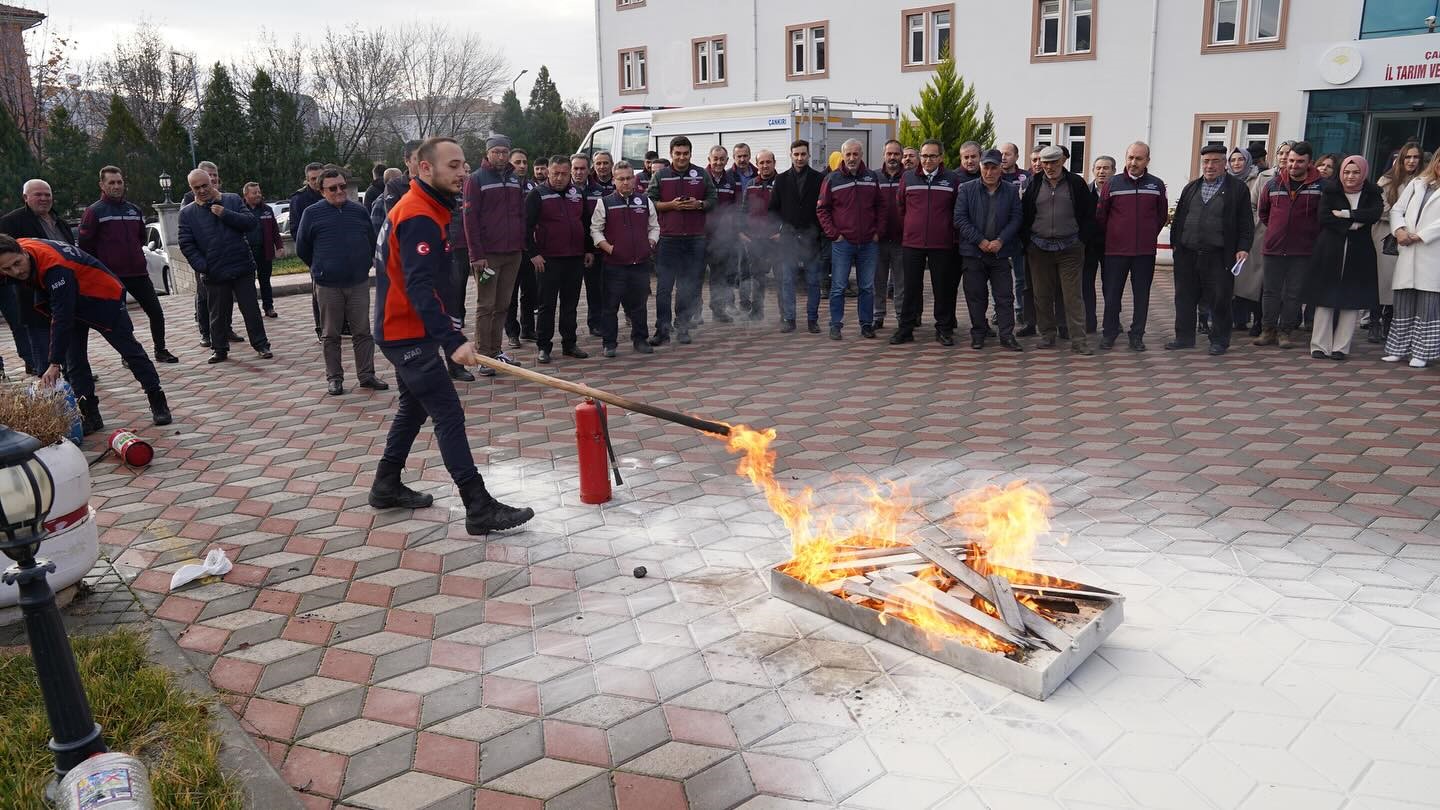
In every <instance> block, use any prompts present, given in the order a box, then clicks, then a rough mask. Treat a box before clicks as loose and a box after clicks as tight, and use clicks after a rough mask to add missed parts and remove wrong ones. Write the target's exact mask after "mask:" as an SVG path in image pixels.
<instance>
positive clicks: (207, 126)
mask: <svg viewBox="0 0 1440 810" xmlns="http://www.w3.org/2000/svg"><path fill="white" fill-rule="evenodd" d="M246 124H247V122H246V120H245V114H244V113H243V112H242V111H241V109H240V97H239V94H238V93H236V91H235V83H234V82H232V81H230V71H228V70H226V69H225V66H224V65H222V64H220V63H219V62H216V63H215V67H213V68H211V70H210V82H209V84H207V85H206V86H205V96H204V100H203V101H202V102H201V104H200V123H199V124H198V125H196V127H195V151H196V153H197V154H196V156H197V157H198V158H200V160H209V161H212V162H214V163H215V165H217V166H219V167H220V176H221V177H222V178H225V177H227V175H228V176H229V179H228V180H226V181H225V183H224V186H225V188H226V189H227V190H229V191H235V192H238V191H239V190H240V187H241V186H242V185H244V183H245V180H247V179H249V178H246V177H244V176H243V175H245V174H246V173H248V172H251V171H253V170H254V169H253V167H252V166H250V165H248V159H249V157H250V152H251V146H250V142H251V138H250V133H249V132H248V130H247V129H246Z"/></svg>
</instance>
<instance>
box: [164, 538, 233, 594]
mask: <svg viewBox="0 0 1440 810" xmlns="http://www.w3.org/2000/svg"><path fill="white" fill-rule="evenodd" d="M230 568H231V566H230V561H229V560H228V559H226V558H225V552H224V551H223V550H221V549H218V548H213V549H210V553H209V554H206V555H205V562H202V563H198V564H197V563H191V564H189V565H182V566H180V570H178V571H176V572H175V574H174V576H172V577H170V590H172V591H173V590H175V589H176V588H178V587H180V586H181V585H184V584H186V583H189V582H194V581H195V580H197V579H199V578H201V577H208V576H216V577H223V576H225V575H226V574H228V573H230Z"/></svg>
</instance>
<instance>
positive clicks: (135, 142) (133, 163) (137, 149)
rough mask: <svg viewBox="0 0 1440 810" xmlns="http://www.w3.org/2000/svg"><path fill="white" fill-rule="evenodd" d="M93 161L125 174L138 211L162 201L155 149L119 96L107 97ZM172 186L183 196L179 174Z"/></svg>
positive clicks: (182, 185)
mask: <svg viewBox="0 0 1440 810" xmlns="http://www.w3.org/2000/svg"><path fill="white" fill-rule="evenodd" d="M95 162H96V164H98V165H100V166H103V165H105V164H107V163H109V164H113V165H115V166H119V167H120V170H121V171H123V172H124V173H125V183H126V186H127V189H128V190H127V192H126V194H127V196H129V198H130V201H131V202H133V203H135V204H136V205H139V206H140V207H141V208H146V207H147V206H149V205H150V203H152V202H155V201H157V200H160V199H163V198H162V197H161V196H160V179H159V178H160V170H159V168H158V167H157V166H158V162H159V161H158V160H157V159H156V155H155V147H154V145H153V144H152V143H151V142H150V139H149V138H148V137H146V135H145V133H144V131H143V130H141V129H140V124H139V123H137V122H136V121H135V116H133V115H131V114H130V109H129V108H128V107H126V106H125V103H124V102H123V101H121V100H120V97H119V96H111V97H110V114H109V115H107V116H105V134H104V135H103V136H102V137H101V138H100V148H99V149H98V150H97V155H96V161H95ZM176 187H178V188H180V189H181V192H180V193H182V194H183V193H184V191H183V189H184V188H185V178H184V176H183V175H182V176H181V177H180V178H179V180H178V181H176Z"/></svg>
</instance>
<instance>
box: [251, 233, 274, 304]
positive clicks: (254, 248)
mask: <svg viewBox="0 0 1440 810" xmlns="http://www.w3.org/2000/svg"><path fill="white" fill-rule="evenodd" d="M250 255H252V256H254V257H255V280H256V281H258V282H260V306H261V307H262V308H264V310H265V311H266V312H269V311H270V310H272V309H274V308H275V290H274V288H272V287H271V286H270V273H271V272H272V271H273V270H274V269H275V268H274V265H275V262H274V261H273V260H271V259H267V258H265V246H264V245H251V246H250Z"/></svg>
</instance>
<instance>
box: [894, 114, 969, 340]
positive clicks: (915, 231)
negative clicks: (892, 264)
mask: <svg viewBox="0 0 1440 810" xmlns="http://www.w3.org/2000/svg"><path fill="white" fill-rule="evenodd" d="M958 188H960V178H959V176H957V175H956V174H955V173H954V172H952V171H950V170H949V169H946V168H945V152H944V149H943V148H942V147H941V146H940V142H939V141H937V140H934V139H931V140H928V141H926V142H925V143H923V144H921V145H920V168H919V169H916V170H914V171H910V172H906V173H905V176H904V178H902V179H901V181H900V187H899V189H897V190H896V196H895V206H896V209H897V210H898V211H899V213H900V221H901V237H900V244H901V246H902V248H903V250H904V257H903V261H904V264H905V280H904V284H905V293H904V305H905V308H904V309H903V310H901V311H900V328H899V329H897V330H895V334H893V335H891V336H890V343H891V344H892V345H898V344H901V343H910V342H911V341H913V340H915V327H916V326H918V325H919V323H920V310H921V308H923V307H924V305H925V291H924V285H925V267H926V265H929V267H930V290H931V292H932V293H933V294H934V296H935V339H936V340H938V341H940V343H941V344H942V345H944V346H954V345H955V327H956V320H955V301H956V296H958V295H959V293H960V270H959V267H958V264H959V257H958V255H957V254H956V253H955V225H954V216H955V191H956V189H958Z"/></svg>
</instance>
